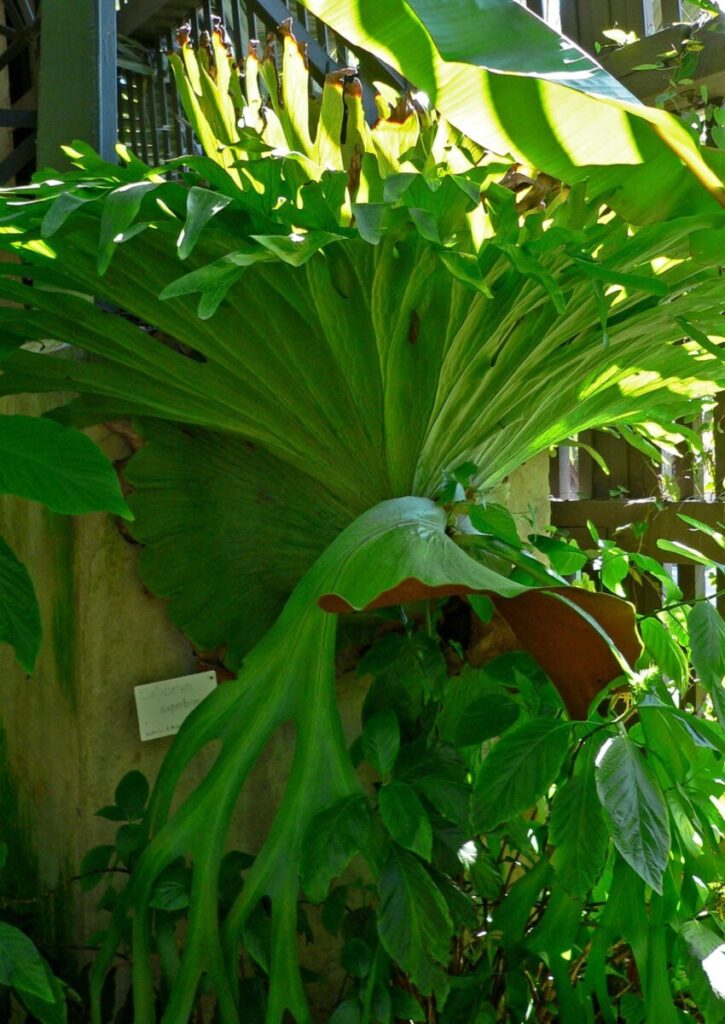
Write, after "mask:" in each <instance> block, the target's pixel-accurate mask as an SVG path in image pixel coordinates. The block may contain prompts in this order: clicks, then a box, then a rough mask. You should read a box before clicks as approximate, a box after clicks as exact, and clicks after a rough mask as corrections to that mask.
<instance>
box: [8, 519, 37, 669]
mask: <svg viewBox="0 0 725 1024" xmlns="http://www.w3.org/2000/svg"><path fill="white" fill-rule="evenodd" d="M41 635H42V633H41V622H40V609H39V607H38V600H37V598H36V596H35V590H34V588H33V583H32V580H31V579H30V576H29V575H28V570H27V569H26V568H25V566H24V565H23V563H22V562H21V561H19V559H18V558H17V557H16V556H15V553H14V552H13V551H12V550H11V548H10V547H8V545H7V544H6V543H5V541H4V540H3V539H2V537H0V642H2V643H6V644H11V645H12V646H13V647H14V648H15V656H16V657H17V659H18V661H19V662H20V664H21V665H22V667H23V668H24V669H25V671H26V672H32V670H33V666H34V665H35V659H36V658H37V656H38V649H39V647H40V641H41Z"/></svg>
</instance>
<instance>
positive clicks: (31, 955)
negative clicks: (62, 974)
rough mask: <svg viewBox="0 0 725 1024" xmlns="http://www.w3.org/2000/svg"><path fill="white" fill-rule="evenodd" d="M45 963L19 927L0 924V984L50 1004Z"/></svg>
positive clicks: (49, 988) (48, 982) (48, 980)
mask: <svg viewBox="0 0 725 1024" xmlns="http://www.w3.org/2000/svg"><path fill="white" fill-rule="evenodd" d="M49 973H50V972H49V971H48V968H47V966H46V963H45V961H44V960H43V958H42V956H41V955H40V953H39V952H38V950H37V949H36V947H35V945H34V943H33V942H31V940H30V939H29V938H28V937H27V935H24V934H23V933H22V932H21V931H20V930H19V929H18V928H15V927H13V925H11V924H7V922H5V921H0V985H8V986H9V987H10V988H14V989H17V991H18V992H27V993H29V994H30V995H34V996H38V998H39V999H44V1000H45V1001H46V1002H49V1003H52V1002H53V1001H54V1000H53V989H52V987H51V984H50V978H49Z"/></svg>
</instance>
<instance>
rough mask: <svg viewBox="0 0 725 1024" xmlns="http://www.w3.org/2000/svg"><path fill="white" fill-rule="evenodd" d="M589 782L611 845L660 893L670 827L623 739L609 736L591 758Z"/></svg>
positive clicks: (657, 792)
mask: <svg viewBox="0 0 725 1024" xmlns="http://www.w3.org/2000/svg"><path fill="white" fill-rule="evenodd" d="M595 778H596V786H597V793H598V794H599V800H600V802H601V804H602V807H603V809H604V816H605V819H606V821H607V824H608V827H609V832H610V835H611V837H612V839H613V841H614V845H615V846H616V847H617V849H618V850H619V852H620V854H621V855H622V857H623V858H624V859H625V860H626V862H627V863H628V864H629V866H630V867H631V868H632V869H633V870H634V871H636V872H637V874H638V875H639V876H640V878H642V879H643V880H644V881H645V882H646V883H647V884H648V885H650V886H652V888H653V889H654V890H655V891H656V892H658V893H661V892H662V874H663V872H664V870H665V867H666V866H667V858H668V856H669V852H670V828H669V819H668V814H667V806H666V804H665V801H664V798H663V796H662V791H661V789H660V786H659V783H658V782H657V779H656V778H655V775H654V772H653V771H652V769H651V768H650V766H649V765H648V764H647V762H646V761H645V760H644V758H643V756H642V754H641V753H640V751H639V749H638V747H637V746H636V745H635V744H634V743H633V742H632V741H631V740H630V739H629V737H628V736H614V737H611V738H610V739H608V740H606V742H605V743H604V745H603V746H602V747H601V749H600V751H599V753H598V754H597V757H596V766H595Z"/></svg>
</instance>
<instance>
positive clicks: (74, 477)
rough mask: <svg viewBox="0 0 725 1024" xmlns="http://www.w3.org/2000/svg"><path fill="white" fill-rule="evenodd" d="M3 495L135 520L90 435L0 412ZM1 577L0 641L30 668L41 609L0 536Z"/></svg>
mask: <svg viewBox="0 0 725 1024" xmlns="http://www.w3.org/2000/svg"><path fill="white" fill-rule="evenodd" d="M11 315H13V314H11ZM15 315H17V314H15ZM21 329H22V328H21ZM0 493H3V494H15V495H18V497H21V498H30V499H31V500H33V501H40V502H42V503H43V504H44V505H45V506H46V507H47V508H49V509H51V510H52V511H54V512H61V513H65V514H71V515H74V514H79V513H82V512H96V511H100V510H107V511H109V512H113V513H115V514H116V515H121V516H123V517H124V518H126V519H130V518H132V516H131V513H130V511H129V509H128V505H127V504H126V502H125V500H124V499H123V497H122V495H121V489H120V486H119V483H118V478H117V476H116V474H115V472H114V469H113V466H112V465H111V464H110V462H109V461H108V459H107V458H106V457H105V456H104V455H103V453H102V452H101V451H100V450H99V448H98V447H97V446H96V445H95V444H94V443H93V442H92V441H91V440H90V438H88V437H86V436H85V435H83V434H81V433H80V432H79V431H78V430H73V429H70V428H68V427H62V426H61V425H60V424H58V423H54V422H53V421H52V420H45V419H37V418H33V417H30V416H0ZM0 581H1V583H2V586H1V587H0V593H1V594H2V597H0V642H3V643H9V644H12V645H13V647H14V648H15V654H16V656H17V659H18V661H19V662H20V664H21V665H22V667H23V668H24V669H25V671H26V672H31V671H32V669H33V665H34V664H35V659H36V657H37V655H38V649H39V647H40V641H41V623H40V611H39V608H38V602H37V599H36V596H35V591H34V589H33V584H32V582H31V579H30V576H29V574H28V572H27V569H26V568H25V566H24V565H23V564H22V563H21V562H20V561H18V559H17V557H16V555H15V554H14V552H13V551H12V550H11V549H10V547H9V546H8V545H7V544H6V543H5V541H4V540H2V538H0Z"/></svg>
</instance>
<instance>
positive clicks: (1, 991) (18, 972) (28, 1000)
mask: <svg viewBox="0 0 725 1024" xmlns="http://www.w3.org/2000/svg"><path fill="white" fill-rule="evenodd" d="M8 853H9V850H8V846H7V845H6V844H5V843H2V842H0V871H2V869H3V868H4V867H5V866H6V862H7V858H8ZM9 995H10V996H11V999H12V1002H8V1001H7V997H8V996H9ZM67 995H71V996H72V997H73V998H74V999H77V998H78V997H77V995H76V994H75V993H74V992H72V990H70V989H68V988H67V986H65V985H64V984H63V983H62V982H61V981H60V980H59V979H58V978H56V976H55V975H54V974H53V972H52V970H51V969H50V967H49V965H48V963H47V961H46V960H45V959H44V957H43V956H42V954H41V953H40V951H39V950H38V948H37V947H36V945H35V944H34V943H33V941H32V940H31V939H30V938H29V937H28V936H27V935H26V934H25V933H24V932H23V931H21V930H20V929H19V928H17V927H15V925H13V924H10V923H9V922H8V921H0V1011H2V1010H6V1011H7V1012H10V1007H11V1006H13V1005H14V1006H15V1007H16V1013H19V1012H20V1009H19V1007H23V1008H24V1009H25V1010H26V1011H27V1012H28V1013H29V1014H31V1015H32V1017H33V1019H34V1020H37V1021H38V1022H39V1024H66V1021H67V1000H66V997H67Z"/></svg>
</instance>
